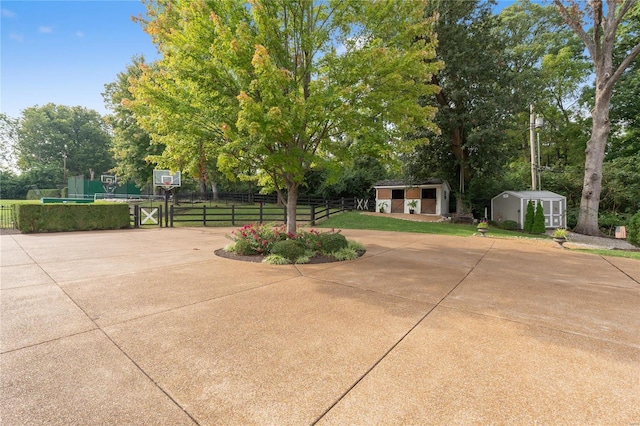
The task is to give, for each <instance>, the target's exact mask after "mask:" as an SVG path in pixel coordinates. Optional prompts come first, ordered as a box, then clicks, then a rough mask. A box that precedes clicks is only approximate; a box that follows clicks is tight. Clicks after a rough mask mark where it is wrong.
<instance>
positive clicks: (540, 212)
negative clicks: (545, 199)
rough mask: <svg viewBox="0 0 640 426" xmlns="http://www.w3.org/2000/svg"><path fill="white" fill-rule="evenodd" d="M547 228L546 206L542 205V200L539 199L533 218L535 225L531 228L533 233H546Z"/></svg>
mask: <svg viewBox="0 0 640 426" xmlns="http://www.w3.org/2000/svg"><path fill="white" fill-rule="evenodd" d="M546 230H547V228H546V226H545V223H544V207H543V206H542V201H538V204H537V206H536V214H535V218H534V220H533V227H532V228H531V233H532V234H544V232H545V231H546Z"/></svg>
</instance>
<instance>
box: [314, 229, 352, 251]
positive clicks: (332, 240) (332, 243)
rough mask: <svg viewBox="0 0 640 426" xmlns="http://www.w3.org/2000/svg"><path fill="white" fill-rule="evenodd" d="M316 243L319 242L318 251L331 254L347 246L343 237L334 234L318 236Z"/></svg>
mask: <svg viewBox="0 0 640 426" xmlns="http://www.w3.org/2000/svg"><path fill="white" fill-rule="evenodd" d="M318 241H320V247H321V248H320V250H321V251H323V252H325V253H333V252H336V251H338V250H340V249H342V248H345V247H347V246H348V245H349V243H348V242H347V239H346V238H345V236H344V235H342V234H336V233H326V234H320V235H318Z"/></svg>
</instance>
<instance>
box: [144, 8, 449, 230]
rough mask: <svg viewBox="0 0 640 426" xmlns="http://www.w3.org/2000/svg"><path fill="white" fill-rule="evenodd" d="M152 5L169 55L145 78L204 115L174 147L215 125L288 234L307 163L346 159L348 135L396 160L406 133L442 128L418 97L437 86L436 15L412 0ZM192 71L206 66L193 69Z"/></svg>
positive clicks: (232, 161) (224, 158) (229, 157)
mask: <svg viewBox="0 0 640 426" xmlns="http://www.w3.org/2000/svg"><path fill="white" fill-rule="evenodd" d="M147 5H148V15H149V19H148V20H147V21H146V22H145V28H146V30H147V32H149V33H150V34H151V35H152V37H153V38H154V42H155V43H156V44H157V45H158V47H159V49H160V51H161V52H162V53H163V59H162V60H161V61H160V62H159V63H158V64H157V69H156V70H154V71H152V72H149V73H148V75H147V76H146V77H145V76H143V79H144V78H147V79H148V80H149V81H150V80H154V79H157V78H158V77H162V78H163V80H164V82H166V83H165V84H166V86H163V87H165V89H166V90H165V93H168V92H172V93H173V94H172V95H171V96H170V97H171V100H170V102H172V103H175V106H176V107H180V108H184V110H185V111H189V114H190V116H191V117H193V118H194V122H195V121H200V126H198V128H190V129H184V128H183V129H181V132H182V133H181V138H180V139H179V138H178V137H175V138H172V139H167V140H166V145H167V149H173V147H176V149H177V148H179V147H180V146H183V145H185V143H186V142H184V140H185V139H188V138H193V139H194V140H195V139H197V138H198V132H199V131H200V130H202V129H203V128H204V129H208V137H209V138H210V140H213V142H214V144H217V145H218V146H219V148H220V150H221V151H220V152H221V156H220V161H219V166H220V167H221V168H223V170H225V171H227V172H228V173H237V171H238V170H244V171H248V172H251V173H254V174H256V175H262V176H266V177H268V179H269V180H270V183H271V185H273V187H274V188H275V189H276V191H277V192H278V194H279V195H280V198H281V199H282V200H284V201H285V203H286V205H287V212H288V221H287V229H288V231H290V232H294V231H295V229H296V220H295V212H296V205H297V196H298V190H299V188H300V185H302V184H303V182H304V177H305V172H307V171H308V170H310V169H312V168H313V167H314V166H315V165H317V164H320V163H322V162H324V161H327V159H328V158H329V159H331V160H332V161H336V160H338V159H340V158H341V156H342V155H344V154H345V153H347V152H349V150H348V149H347V144H348V142H347V141H358V143H359V144H362V145H363V146H366V147H367V149H366V150H367V151H368V152H369V153H371V154H375V155H377V156H380V155H386V156H387V157H388V158H392V157H393V156H395V155H396V154H397V153H399V152H403V151H406V150H407V148H409V147H410V146H412V145H415V144H418V143H422V142H424V139H416V140H413V141H411V142H407V141H406V140H405V139H404V138H403V136H404V135H406V134H408V133H410V132H412V131H413V130H414V129H415V128H416V127H418V126H422V127H424V128H430V129H431V130H433V131H434V132H435V126H433V124H432V123H431V121H430V119H431V118H432V116H433V114H434V112H435V109H434V108H433V107H431V106H420V105H419V104H418V103H417V100H418V99H420V98H421V97H427V96H433V94H434V93H435V92H436V90H437V88H436V87H435V85H434V84H433V83H432V82H431V75H432V74H434V73H435V72H436V71H437V70H438V68H439V66H440V64H439V63H438V62H433V61H431V59H433V57H434V42H433V40H434V37H433V25H432V24H433V22H432V21H431V20H430V19H428V18H425V17H424V13H423V12H424V9H423V8H421V7H418V6H420V5H419V4H416V2H403V1H376V2H362V1H360V0H346V1H312V0H300V1H290V0H263V1H253V2H251V3H250V4H249V5H244V4H241V3H239V2H235V1H228V2H227V1H219V2H204V1H173V2H164V1H157V2H149V3H148V4H147ZM187 47H188V49H187ZM194 70H203V71H204V70H206V72H202V73H197V75H195V76H193V77H192V78H187V77H186V75H187V74H191V73H192V72H193V71H194ZM179 92H182V93H179ZM150 93H151V92H149V91H147V92H146V95H147V96H149V94H150ZM151 98H153V99H155V97H151ZM139 99H140V101H142V100H143V99H144V96H142V97H140V98H139ZM179 111H181V109H179ZM152 113H153V112H152V111H149V114H148V115H152ZM140 115H143V112H142V111H141V113H140ZM145 120H146V118H144V117H142V116H141V117H140V120H139V121H140V122H141V123H142V125H143V127H144V126H145V124H144V122H145ZM194 124H195V123H194ZM185 130H186V132H185ZM190 152H192V154H193V155H196V152H195V151H193V149H192V148H191V149H190Z"/></svg>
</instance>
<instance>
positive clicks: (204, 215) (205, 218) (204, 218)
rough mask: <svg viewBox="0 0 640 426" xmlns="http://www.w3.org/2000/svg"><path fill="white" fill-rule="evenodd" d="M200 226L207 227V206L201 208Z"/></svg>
mask: <svg viewBox="0 0 640 426" xmlns="http://www.w3.org/2000/svg"><path fill="white" fill-rule="evenodd" d="M202 225H203V226H207V206H206V205H203V206H202Z"/></svg>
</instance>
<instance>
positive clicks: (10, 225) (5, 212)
mask: <svg viewBox="0 0 640 426" xmlns="http://www.w3.org/2000/svg"><path fill="white" fill-rule="evenodd" d="M15 226H16V220H15V214H14V210H13V206H0V228H2V229H15Z"/></svg>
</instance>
